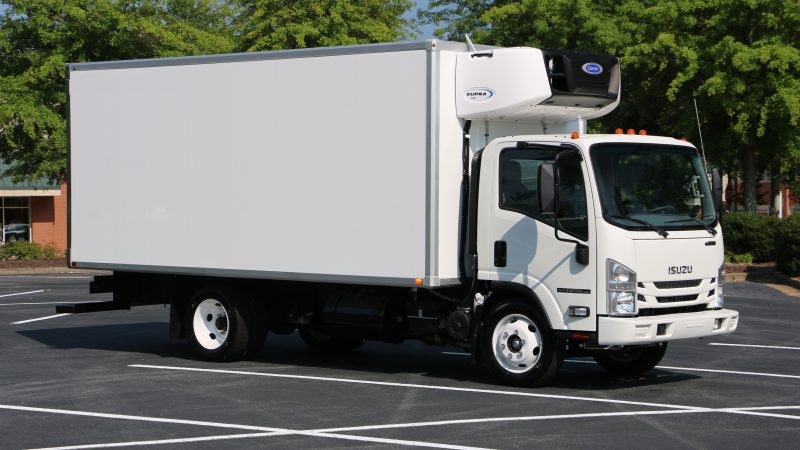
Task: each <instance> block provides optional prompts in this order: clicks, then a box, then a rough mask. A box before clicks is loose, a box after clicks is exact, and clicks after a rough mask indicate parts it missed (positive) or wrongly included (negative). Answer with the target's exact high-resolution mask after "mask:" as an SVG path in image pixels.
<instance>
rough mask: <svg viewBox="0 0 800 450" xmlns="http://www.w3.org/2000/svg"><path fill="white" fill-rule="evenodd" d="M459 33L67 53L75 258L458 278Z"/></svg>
mask: <svg viewBox="0 0 800 450" xmlns="http://www.w3.org/2000/svg"><path fill="white" fill-rule="evenodd" d="M464 50H465V46H464V45H461V44H455V43H447V42H440V41H428V42H416V43H399V44H379V45H369V46H354V47H338V48H330V49H310V50H297V51H279V52H265V53H249V54H236V55H220V56H209V57H190V58H168V59H157V60H139V61H121V62H110V63H85V64H73V65H70V66H69V67H68V72H69V74H68V75H69V121H70V157H69V164H70V186H69V187H70V206H69V208H70V211H69V213H70V214H69V217H70V232H69V240H70V243H69V247H70V250H69V257H70V262H71V264H73V266H75V267H84V268H99V269H114V270H129V271H147V272H164V273H176V274H208V275H218V276H233V277H252V278H278V279H295V280H308V281H335V282H348V283H366V284H382V285H408V286H414V285H419V284H420V283H421V284H422V285H424V286H440V285H446V284H454V283H457V282H458V260H459V254H458V253H459V245H458V240H459V238H458V235H459V203H460V183H461V161H462V160H461V136H462V131H461V127H460V124H459V121H458V119H457V118H456V114H455V103H456V101H455V97H454V96H455V75H454V74H455V69H454V68H455V64H456V62H455V61H456V54H457V53H458V52H461V51H464ZM420 279H421V280H422V281H418V280H420Z"/></svg>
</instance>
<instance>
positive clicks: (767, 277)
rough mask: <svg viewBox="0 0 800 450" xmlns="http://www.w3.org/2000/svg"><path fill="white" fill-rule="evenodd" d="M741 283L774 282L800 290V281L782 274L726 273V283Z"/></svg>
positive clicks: (766, 272) (767, 272)
mask: <svg viewBox="0 0 800 450" xmlns="http://www.w3.org/2000/svg"><path fill="white" fill-rule="evenodd" d="M741 281H756V282H764V281H767V282H772V283H776V284H783V285H786V286H789V287H792V288H794V289H797V290H800V279H797V278H791V277H788V276H786V275H784V274H782V273H780V272H774V271H764V272H736V273H726V274H725V282H726V283H738V282H741Z"/></svg>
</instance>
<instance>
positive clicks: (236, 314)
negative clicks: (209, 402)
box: [186, 289, 266, 361]
mask: <svg viewBox="0 0 800 450" xmlns="http://www.w3.org/2000/svg"><path fill="white" fill-rule="evenodd" d="M187 309H188V317H187V320H186V323H187V324H189V325H190V332H189V333H188V334H189V339H190V341H191V342H192V343H193V344H194V347H195V350H196V351H197V353H198V355H199V356H200V357H201V358H203V359H205V360H209V361H236V360H238V359H242V358H244V357H247V356H252V355H254V354H256V353H257V352H258V350H260V349H261V347H262V346H263V344H264V339H265V338H266V327H265V325H264V320H263V314H261V313H260V308H257V307H256V306H255V305H254V304H252V302H251V301H250V298H249V297H248V296H247V295H246V294H244V293H243V292H241V291H238V290H230V289H203V290H201V291H199V292H198V293H197V294H195V296H194V297H193V298H192V301H191V302H190V304H189V307H188V308H187Z"/></svg>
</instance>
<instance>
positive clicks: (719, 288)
mask: <svg viewBox="0 0 800 450" xmlns="http://www.w3.org/2000/svg"><path fill="white" fill-rule="evenodd" d="M475 159H476V162H475V164H474V165H473V167H477V168H478V170H479V171H480V178H479V179H480V188H479V192H480V193H479V195H478V200H477V203H478V209H477V229H478V233H477V236H478V237H477V242H476V248H477V255H478V268H477V273H478V278H479V279H480V280H485V281H487V282H488V283H490V284H491V285H492V286H493V287H494V288H496V289H497V290H498V291H502V290H503V289H512V290H515V291H516V292H518V293H519V294H520V295H522V296H523V297H528V298H530V299H531V300H532V302H534V304H537V305H539V307H540V308H541V309H542V311H541V312H542V313H543V314H542V316H544V317H546V318H547V320H548V324H547V325H548V326H549V327H551V329H553V330H556V335H557V336H558V337H559V338H560V339H563V341H564V342H563V344H564V345H565V349H566V351H571V352H573V353H577V354H586V353H587V352H588V353H589V354H594V355H599V359H598V362H600V363H601V364H602V365H603V366H604V367H606V368H608V369H610V370H612V371H616V372H620V373H626V372H628V373H634V372H639V371H640V369H641V367H640V366H641V365H642V360H643V359H647V360H648V361H650V362H649V363H648V364H645V365H646V366H649V367H647V368H648V369H649V368H652V366H654V365H655V364H656V363H657V362H658V360H660V359H661V356H663V352H664V350H666V345H667V344H666V343H667V342H668V341H670V340H675V339H685V338H695V337H701V336H710V335H718V334H727V333H731V332H733V331H734V330H735V329H736V326H737V321H738V313H737V312H736V311H732V310H727V309H724V308H723V306H724V297H723V279H724V271H723V242H722V234H721V232H720V231H721V230H720V225H719V221H718V219H717V212H716V210H715V205H714V200H713V193H712V189H711V186H710V183H709V180H708V177H707V176H706V174H705V170H704V166H703V162H702V159H701V157H700V155H699V153H698V151H697V149H695V148H694V147H693V146H692V145H691V144H689V143H688V142H685V141H681V140H678V139H673V138H665V137H651V136H643V135H626V134H615V135H580V134H579V133H577V132H576V133H574V134H572V135H569V136H568V135H552V136H540V135H531V136H511V137H506V138H498V139H495V140H494V141H492V142H491V143H490V144H489V145H488V146H487V147H486V148H485V149H484V150H483V151H481V152H480V153H478V154H477V156H476V157H475ZM548 193H549V195H548ZM512 286H513V287H512ZM534 327H536V325H535V324H534ZM511 328H513V327H511ZM513 331H515V330H512V333H513ZM503 333H504V332H503ZM503 333H499V336H500V337H499V338H498V343H497V348H498V349H499V351H496V352H495V353H494V357H495V358H496V359H497V360H498V361H499V362H500V365H501V366H504V367H505V369H506V370H508V371H510V372H512V373H513V372H514V371H519V373H520V374H522V373H524V371H525V369H528V368H529V367H532V366H534V365H535V364H532V362H534V361H533V360H530V358H524V357H520V356H517V354H523V355H524V354H525V351H524V350H525V349H524V346H523V347H522V348H520V349H519V351H518V352H508V351H507V348H508V345H507V344H504V343H503V342H501V341H503V338H502V335H503ZM531 337H534V336H533V334H532V333H531ZM528 341H535V339H528ZM503 345H505V346H506V347H505V348H500V347H502V346H503ZM636 355H639V356H638V357H637V356H636ZM609 356H610V357H611V358H609ZM520 361H521V362H520ZM653 361H654V362H653Z"/></svg>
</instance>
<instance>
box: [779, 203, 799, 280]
mask: <svg viewBox="0 0 800 450" xmlns="http://www.w3.org/2000/svg"><path fill="white" fill-rule="evenodd" d="M775 263H776V266H777V268H778V270H780V271H781V272H783V273H785V274H786V275H790V276H796V275H800V215H792V216H789V217H787V218H786V219H784V220H782V221H781V222H780V224H778V228H777V230H776V232H775Z"/></svg>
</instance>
